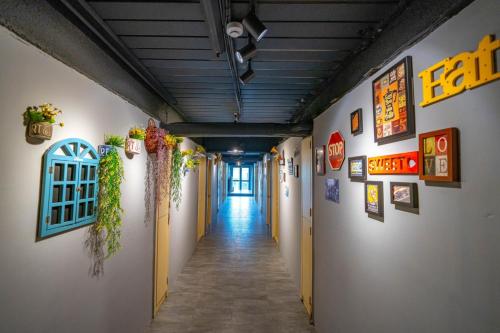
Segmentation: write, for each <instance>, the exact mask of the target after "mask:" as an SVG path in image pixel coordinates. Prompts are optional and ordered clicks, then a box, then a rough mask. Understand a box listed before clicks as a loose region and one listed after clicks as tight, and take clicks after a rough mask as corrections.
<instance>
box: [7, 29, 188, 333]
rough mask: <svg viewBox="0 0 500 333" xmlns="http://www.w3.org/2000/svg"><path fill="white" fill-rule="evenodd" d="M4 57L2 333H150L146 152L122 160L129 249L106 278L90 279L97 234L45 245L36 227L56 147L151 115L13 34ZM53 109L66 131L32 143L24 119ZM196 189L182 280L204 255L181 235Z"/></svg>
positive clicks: (178, 250)
mask: <svg viewBox="0 0 500 333" xmlns="http://www.w3.org/2000/svg"><path fill="white" fill-rule="evenodd" d="M0 59H1V61H0V73H1V75H0V101H1V105H0V110H1V112H0V114H1V115H2V120H1V121H0V133H1V138H2V140H1V142H0V148H1V149H0V151H1V153H2V157H1V160H0V212H1V222H0V266H1V267H2V268H1V269H0V281H1V282H2V283H1V286H0V332H40V333H44V332H50V333H56V332H96V333H100V332H143V331H144V328H145V326H146V325H147V324H149V322H150V320H151V315H152V303H153V301H152V294H153V292H152V281H153V232H154V230H153V227H154V224H153V223H145V222H144V213H145V212H144V179H145V173H146V154H145V153H142V154H140V155H136V156H134V158H133V159H128V158H127V157H125V155H124V154H123V152H121V153H120V154H121V156H122V159H123V162H124V170H125V181H124V183H123V185H122V188H121V190H122V207H123V208H124V210H125V213H124V216H123V226H122V237H121V243H122V249H121V250H120V251H119V252H118V253H117V254H116V255H115V256H113V257H112V258H110V259H108V260H106V262H105V264H104V275H103V276H102V277H100V278H93V277H91V276H90V275H89V268H90V264H91V262H90V259H89V257H88V254H87V250H86V249H85V246H84V242H85V240H86V234H87V230H88V227H85V228H81V229H77V230H73V231H70V232H67V233H64V234H60V235H57V236H54V237H51V238H47V239H43V240H40V241H36V230H37V224H38V208H39V191H40V186H41V185H40V184H41V164H42V156H43V154H44V152H45V151H46V149H47V148H48V147H49V146H50V145H52V144H53V143H55V142H57V141H59V140H61V139H64V138H69V137H78V138H82V139H85V140H87V141H89V142H90V143H91V144H92V145H94V147H97V145H98V144H100V143H102V142H103V139H104V138H103V136H104V134H105V133H112V134H120V135H125V134H126V133H127V131H128V129H129V128H130V126H132V125H140V124H142V125H146V124H147V119H148V116H147V115H146V114H144V113H143V112H142V111H141V110H140V109H138V108H137V107H135V106H133V105H131V104H129V103H128V102H126V101H125V100H123V99H122V98H120V97H119V96H117V95H115V94H113V93H111V92H110V91H108V90H106V89H104V88H103V87H101V86H100V85H99V84H97V83H95V82H94V81H91V80H89V79H88V78H86V77H84V76H82V75H81V74H79V73H77V72H76V71H75V70H73V69H72V68H70V67H68V66H66V65H64V64H62V63H61V62H59V61H57V60H55V59H54V58H51V57H50V56H48V55H46V54H45V53H43V52H41V51H40V50H38V49H37V48H35V47H34V46H32V45H30V44H28V43H26V42H25V41H23V40H20V39H19V38H18V37H17V36H15V35H13V34H12V33H11V32H9V31H8V30H6V29H5V28H3V27H0ZM44 102H52V103H54V104H55V105H56V106H57V107H59V108H61V109H62V110H63V114H62V115H61V116H60V119H61V120H62V121H64V123H65V126H64V127H63V128H59V127H57V128H54V135H53V138H52V140H50V141H45V142H43V143H42V144H39V145H31V144H28V143H27V142H26V139H25V127H24V126H23V120H22V113H23V112H24V110H25V109H26V107H27V106H28V105H36V104H41V103H44ZM171 116H172V117H171V119H174V118H175V117H176V115H175V114H172V115H171ZM184 146H185V147H188V146H189V147H192V146H193V144H192V142H190V141H189V140H187V141H186V142H185V143H184ZM195 182H196V181H195V180H193V179H192V176H191V175H190V176H188V177H187V178H186V180H185V181H184V184H183V188H184V189H185V192H184V195H185V200H184V201H183V206H182V207H181V209H182V210H183V211H185V212H186V213H185V215H179V216H178V217H175V218H173V219H172V229H173V230H172V232H171V239H172V244H173V248H172V250H171V252H170V253H171V255H172V260H171V266H172V268H171V272H172V273H176V272H178V271H180V266H182V265H183V264H184V262H185V260H186V259H185V258H186V257H187V255H188V254H189V253H192V250H193V249H194V233H193V236H192V237H191V236H190V235H189V232H187V231H186V232H181V231H180V229H182V228H186V229H188V228H193V230H194V228H195V225H196V224H195V223H196V222H195V221H196V220H195V216H193V217H191V215H189V213H188V212H190V211H191V208H190V205H191V202H190V200H188V199H187V198H189V197H190V193H191V192H192V191H196V190H193V189H196V183H195ZM193 193H195V192H193ZM193 205H196V202H195V203H194V204H193ZM173 215H175V214H173ZM191 225H192V226H191ZM191 238H192V239H193V242H190V241H189V240H190V239H191ZM176 242H177V243H176ZM184 243H185V244H184ZM177 256H179V257H181V259H179V260H178V261H177V262H176V260H177V259H175V257H177Z"/></svg>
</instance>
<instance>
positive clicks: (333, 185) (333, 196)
mask: <svg viewBox="0 0 500 333" xmlns="http://www.w3.org/2000/svg"><path fill="white" fill-rule="evenodd" d="M325 199H326V200H329V201H333V202H336V203H340V186H339V180H338V179H337V178H327V179H325Z"/></svg>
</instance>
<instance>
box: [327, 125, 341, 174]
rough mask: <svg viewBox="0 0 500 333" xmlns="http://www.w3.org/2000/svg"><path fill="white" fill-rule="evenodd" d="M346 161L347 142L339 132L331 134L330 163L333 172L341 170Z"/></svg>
mask: <svg viewBox="0 0 500 333" xmlns="http://www.w3.org/2000/svg"><path fill="white" fill-rule="evenodd" d="M344 159H345V141H344V137H343V136H342V134H340V132H339V131H335V132H333V133H332V134H330V139H328V162H330V167H331V168H332V170H335V171H336V170H340V168H342V164H343V163H344Z"/></svg>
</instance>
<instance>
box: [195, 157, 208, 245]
mask: <svg viewBox="0 0 500 333" xmlns="http://www.w3.org/2000/svg"><path fill="white" fill-rule="evenodd" d="M198 173H199V174H198V176H199V178H198V228H197V230H198V231H197V240H200V239H201V238H202V237H203V236H204V235H205V221H206V217H205V216H206V215H205V213H206V205H207V201H206V198H207V192H206V190H207V159H206V158H205V157H202V158H201V160H200V166H199V167H198Z"/></svg>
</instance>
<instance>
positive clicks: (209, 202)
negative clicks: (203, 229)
mask: <svg viewBox="0 0 500 333" xmlns="http://www.w3.org/2000/svg"><path fill="white" fill-rule="evenodd" d="M213 166H214V163H213V161H212V160H208V169H207V217H206V221H207V222H206V223H207V227H208V228H209V229H208V230H209V232H210V231H211V229H210V225H211V224H212V177H213V173H214V167H213Z"/></svg>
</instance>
